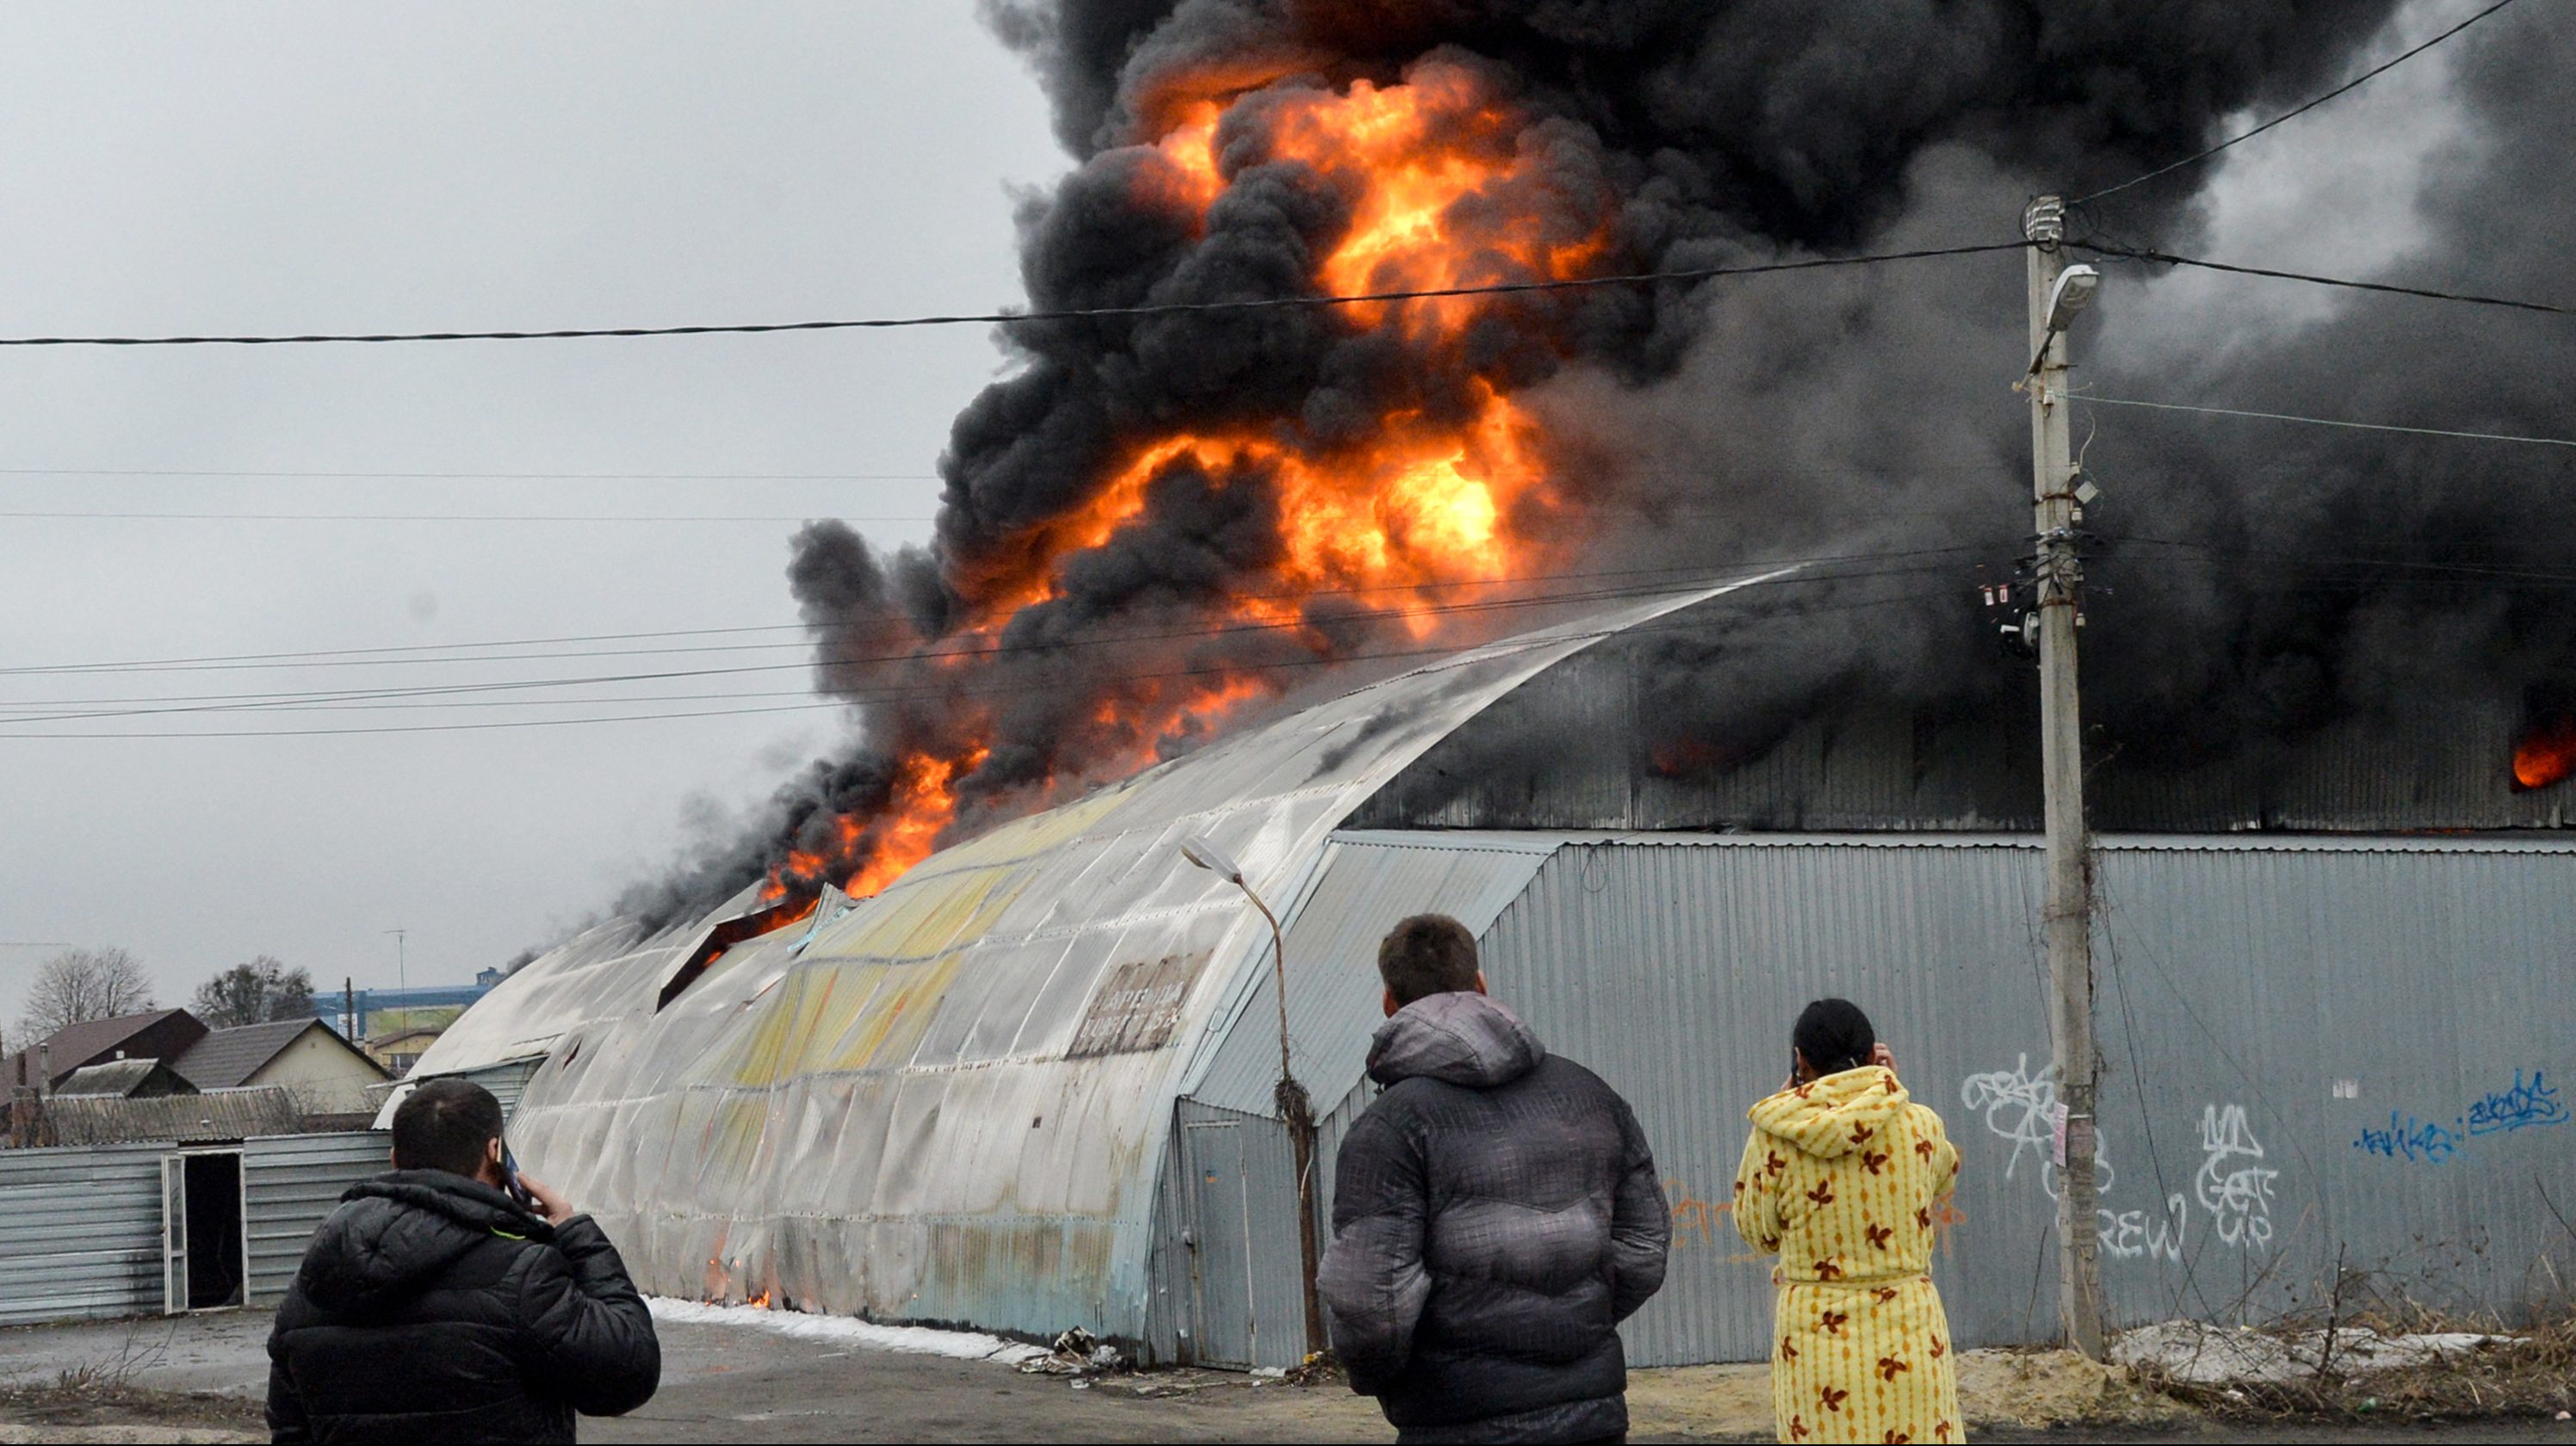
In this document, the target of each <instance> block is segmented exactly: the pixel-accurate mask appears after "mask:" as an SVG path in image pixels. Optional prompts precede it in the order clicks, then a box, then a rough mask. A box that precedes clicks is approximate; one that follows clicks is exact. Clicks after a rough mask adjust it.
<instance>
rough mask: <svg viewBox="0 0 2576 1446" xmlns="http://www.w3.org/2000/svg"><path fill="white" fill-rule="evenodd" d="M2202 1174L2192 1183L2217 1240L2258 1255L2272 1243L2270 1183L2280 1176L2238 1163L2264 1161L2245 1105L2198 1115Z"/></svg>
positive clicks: (2260, 1167)
mask: <svg viewBox="0 0 2576 1446" xmlns="http://www.w3.org/2000/svg"><path fill="white" fill-rule="evenodd" d="M2200 1150H2201V1161H2200V1174H2199V1175H2198V1176H2197V1177H2195V1178H2194V1180H2193V1181H2192V1189H2193V1192H2194V1193H2195V1194H2196V1195H2197V1196H2198V1197H2199V1200H2200V1208H2202V1209H2203V1210H2206V1211H2208V1212H2209V1216H2210V1220H2211V1222H2212V1223H2213V1224H2214V1225H2216V1227H2217V1229H2218V1238H2219V1239H2220V1240H2222V1241H2225V1242H2226V1243H2227V1244H2229V1245H2234V1246H2239V1247H2242V1248H2245V1249H2251V1250H2260V1249H2263V1248H2264V1247H2265V1246H2268V1245H2270V1244H2271V1242H2272V1182H2273V1181H2274V1180H2276V1179H2279V1178H2280V1175H2281V1172H2280V1171H2278V1170H2268V1169H2265V1168H2263V1167H2262V1166H2260V1165H2248V1164H2242V1163H2239V1162H2241V1161H2245V1160H2260V1159H2262V1158H2263V1142H2262V1141H2260V1140H2257V1139H2255V1138H2254V1127H2253V1126H2251V1125H2249V1124H2247V1123H2246V1121H2245V1107H2244V1106H2243V1105H2228V1106H2226V1107H2224V1108H2223V1109H2222V1108H2221V1107H2220V1106H2218V1105H2211V1106H2210V1107H2209V1108H2207V1109H2205V1110H2203V1111H2201V1114H2200Z"/></svg>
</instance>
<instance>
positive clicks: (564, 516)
mask: <svg viewBox="0 0 2576 1446" xmlns="http://www.w3.org/2000/svg"><path fill="white" fill-rule="evenodd" d="M0 519H5V520H8V521H14V522H576V523H578V522H602V523H625V522H685V523H688V524H690V525H692V526H696V525H700V524H714V523H728V522H759V523H766V524H770V525H773V526H774V525H777V524H781V523H805V522H823V521H830V522H869V523H927V522H936V521H938V520H939V519H938V518H937V517H936V516H934V515H932V514H930V513H916V514H914V515H911V516H907V517H852V516H849V515H847V514H845V513H813V512H809V513H805V514H803V515H801V516H795V515H789V514H785V513H780V514H773V515H770V516H750V517H744V516H737V517H709V516H703V515H699V516H674V515H671V514H666V513H654V514H649V515H645V514H619V513H604V514H599V515H595V516H583V515H581V514H579V513H569V512H565V513H526V512H507V513H460V512H411V513H387V512H0Z"/></svg>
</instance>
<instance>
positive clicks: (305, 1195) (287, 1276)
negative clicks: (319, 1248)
mask: <svg viewBox="0 0 2576 1446" xmlns="http://www.w3.org/2000/svg"><path fill="white" fill-rule="evenodd" d="M387 1149H388V1147H387V1143H386V1139H385V1136H383V1135H382V1134H379V1133H377V1132H376V1131H374V1130H358V1131H352V1132H350V1133H348V1134H340V1135H284V1136H280V1137H278V1138H276V1139H267V1140H252V1141H250V1142H249V1143H247V1144H245V1145H244V1146H243V1147H242V1172H243V1175H242V1197H243V1202H244V1210H245V1213H246V1215H247V1217H248V1218H246V1219H244V1220H243V1221H242V1232H243V1235H244V1236H245V1238H246V1239H247V1240H248V1241H249V1251H250V1303H251V1304H252V1305H274V1304H276V1303H277V1302H279V1301H281V1300H284V1299H285V1298H286V1288H287V1287H288V1286H290V1285H293V1284H294V1283H295V1270H296V1267H297V1266H298V1265H301V1264H302V1263H303V1261H304V1247H305V1244H306V1243H307V1242H308V1241H310V1240H311V1239H312V1238H313V1229H314V1227H315V1226H317V1225H320V1224H321V1223H322V1220H323V1217H324V1216H327V1215H329V1214H330V1213H331V1211H332V1210H333V1209H334V1208H335V1207H336V1206H338V1205H339V1203H340V1193H341V1192H342V1191H344V1190H346V1189H348V1188H349V1187H350V1186H352V1185H354V1184H356V1183H358V1182H359V1181H360V1180H364V1179H366V1178H368V1177H369V1176H371V1175H381V1174H383V1173H384V1172H385V1171H387V1170H389V1169H391V1168H393V1164H392V1161H391V1160H390V1159H388V1158H387Z"/></svg>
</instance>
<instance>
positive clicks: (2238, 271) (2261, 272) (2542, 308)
mask: <svg viewBox="0 0 2576 1446" xmlns="http://www.w3.org/2000/svg"><path fill="white" fill-rule="evenodd" d="M2067 244H2068V245H2070V246H2073V247H2074V248H2075V249H2076V250H2078V251H2090V252H2092V253H2093V254H2094V255H2096V256H2120V257H2126V258H2128V259H2130V260H2133V261H2157V262H2162V263H2163V264H2165V265H2167V266H2196V267H2198V268H2200V269H2201V270H2203V271H2226V272H2231V273H2233V274H2235V275H2238V276H2265V277H2270V278H2272V279H2273V280H2276V281H2304V282H2306V283H2308V284H2309V285H2311V286H2339V287H2344V288H2346V289H2348V290H2352V291H2379V292H2385V293H2387V294H2389V295H2391V296H2420V297H2423V298H2425V299H2426V300H2428V301H2460V302H2466V303H2468V304H2470V305H2472V306H2501V307H2505V308H2507V309H2509V310H2513V311H2537V312H2542V313H2545V314H2547V315H2550V316H2576V306H2558V305H2554V304H2552V303H2550V302H2546V301H2517V300H2514V299H2513V298H2511V297H2505V296H2479V295H2476V294H2474V293H2472V292H2463V291H2433V290H2428V289H2426V288H2424V287H2421V286H2392V285H2390V284H2389V283H2387V282H2384V281H2351V280H2347V279H2345V278H2343V277H2340V276H2317V275H2314V274H2311V273H2309V272H2305V271H2274V270H2271V269H2269V268H2267V267H2262V266H2236V265H2231V264H2229V263H2228V262H2224V261H2203V260H2200V259H2198V258H2197V257H2191V256H2176V255H2175V254H2173V253H2172V252H2170V251H2148V250H2140V249H2136V248H2132V247H2127V246H2104V245H2101V244H2100V243H2098V242H2092V241H2070V242H2068V243H2067Z"/></svg>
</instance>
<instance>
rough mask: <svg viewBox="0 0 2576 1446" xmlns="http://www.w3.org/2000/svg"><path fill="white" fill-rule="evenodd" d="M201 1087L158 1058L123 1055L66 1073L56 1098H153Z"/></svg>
mask: <svg viewBox="0 0 2576 1446" xmlns="http://www.w3.org/2000/svg"><path fill="white" fill-rule="evenodd" d="M196 1092H197V1087H196V1086H195V1085H193V1084H190V1083H189V1082H188V1081H187V1079H186V1078H185V1077H184V1076H182V1075H181V1074H180V1073H179V1072H178V1071H177V1070H174V1069H172V1068H170V1066H168V1065H166V1064H163V1063H162V1062H161V1061H159V1060H157V1059H120V1060H113V1061H111V1062H109V1063H107V1064H93V1065H87V1066H84V1067H82V1068H80V1069H76V1070H73V1071H72V1072H71V1073H70V1074H69V1075H66V1076H64V1078H63V1081H62V1083H61V1084H59V1085H56V1086H55V1087H54V1095H55V1097H56V1098H58V1099H61V1098H87V1099H116V1100H152V1099H160V1098H162V1097H163V1096H165V1095H192V1094H195V1093H196Z"/></svg>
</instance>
